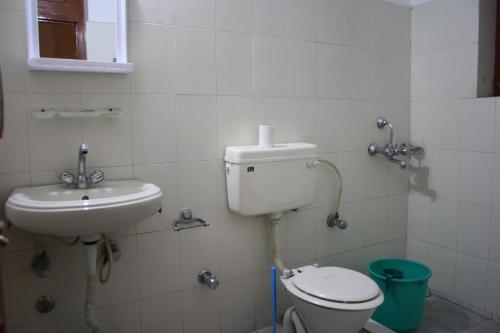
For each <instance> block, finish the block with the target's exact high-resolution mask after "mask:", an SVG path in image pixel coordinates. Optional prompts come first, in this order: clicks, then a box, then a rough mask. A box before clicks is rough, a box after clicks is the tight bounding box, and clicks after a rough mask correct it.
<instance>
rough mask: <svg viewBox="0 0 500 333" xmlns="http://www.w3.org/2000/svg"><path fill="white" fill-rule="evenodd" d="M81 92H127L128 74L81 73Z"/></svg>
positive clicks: (128, 88) (128, 87) (128, 89)
mask: <svg viewBox="0 0 500 333" xmlns="http://www.w3.org/2000/svg"><path fill="white" fill-rule="evenodd" d="M81 78H82V93H84V94H103V93H106V94H128V93H130V75H115V74H105V73H82V76H81Z"/></svg>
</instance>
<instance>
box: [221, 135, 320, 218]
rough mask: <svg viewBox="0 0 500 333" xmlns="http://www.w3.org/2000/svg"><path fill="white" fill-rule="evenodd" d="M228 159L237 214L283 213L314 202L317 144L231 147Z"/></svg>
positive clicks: (229, 190) (229, 183)
mask: <svg viewBox="0 0 500 333" xmlns="http://www.w3.org/2000/svg"><path fill="white" fill-rule="evenodd" d="M224 160H225V162H226V163H225V167H226V180H227V196H228V204H229V208H230V209H231V210H232V211H234V212H236V213H239V214H241V215H244V216H255V215H265V214H272V213H281V212H284V211H287V210H291V209H295V208H300V207H303V206H307V205H309V204H310V203H312V202H313V200H314V195H315V192H316V177H317V167H316V166H317V164H318V162H317V161H318V155H317V147H316V145H314V144H310V143H302V142H299V143H284V144H276V145H274V146H273V147H270V148H262V147H259V146H233V147H227V148H226V156H225V157H224Z"/></svg>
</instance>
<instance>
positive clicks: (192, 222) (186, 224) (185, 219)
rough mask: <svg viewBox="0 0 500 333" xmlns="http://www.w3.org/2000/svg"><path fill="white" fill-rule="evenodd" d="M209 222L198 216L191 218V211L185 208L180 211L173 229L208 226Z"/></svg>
mask: <svg viewBox="0 0 500 333" xmlns="http://www.w3.org/2000/svg"><path fill="white" fill-rule="evenodd" d="M209 225H210V223H208V222H207V221H205V220H203V219H200V218H197V217H195V218H193V211H192V210H191V209H189V208H185V209H183V210H182V211H181V213H180V215H179V219H178V220H177V221H175V225H174V231H181V230H184V229H192V228H198V227H208V226H209Z"/></svg>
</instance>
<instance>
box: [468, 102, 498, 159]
mask: <svg viewBox="0 0 500 333" xmlns="http://www.w3.org/2000/svg"><path fill="white" fill-rule="evenodd" d="M494 144H495V99H493V98H480V99H479V98H477V99H466V100H464V101H463V104H462V149H463V150H471V151H483V152H492V151H494Z"/></svg>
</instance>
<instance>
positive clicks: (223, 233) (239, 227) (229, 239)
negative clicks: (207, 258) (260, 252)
mask: <svg viewBox="0 0 500 333" xmlns="http://www.w3.org/2000/svg"><path fill="white" fill-rule="evenodd" d="M255 222H256V221H255V219H244V220H239V221H233V222H221V223H219V225H218V227H219V253H220V278H221V279H223V280H228V279H233V278H236V277H241V276H245V275H249V274H251V273H252V272H254V270H255V268H254V252H255V251H254V239H253V228H254V224H255Z"/></svg>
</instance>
